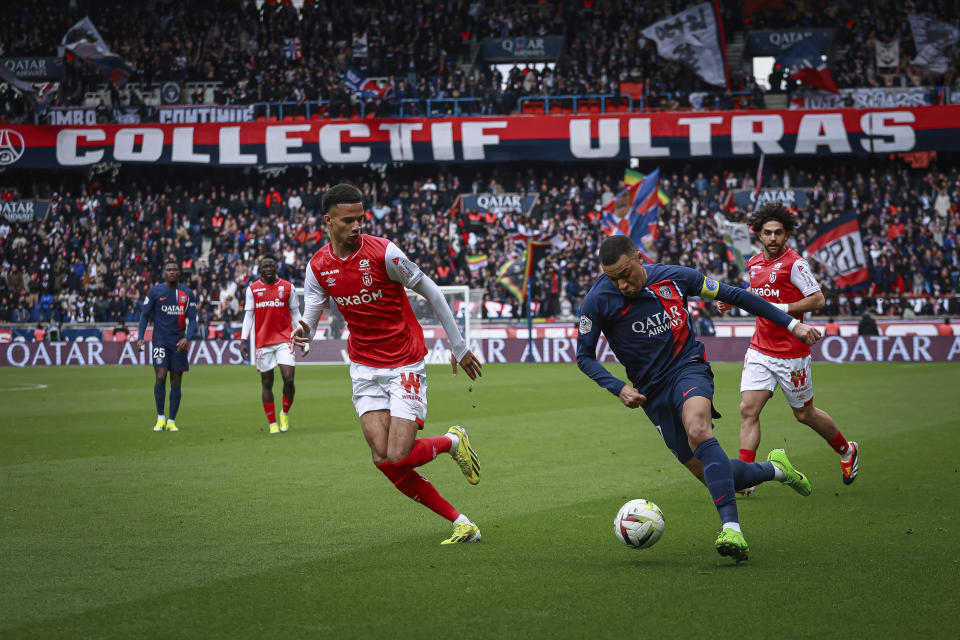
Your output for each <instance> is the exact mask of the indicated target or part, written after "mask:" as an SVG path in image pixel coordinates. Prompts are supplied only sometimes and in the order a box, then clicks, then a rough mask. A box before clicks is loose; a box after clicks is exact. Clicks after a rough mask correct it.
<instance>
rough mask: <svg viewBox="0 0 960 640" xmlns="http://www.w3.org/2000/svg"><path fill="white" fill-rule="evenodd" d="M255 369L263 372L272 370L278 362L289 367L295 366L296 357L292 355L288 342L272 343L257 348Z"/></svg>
mask: <svg viewBox="0 0 960 640" xmlns="http://www.w3.org/2000/svg"><path fill="white" fill-rule="evenodd" d="M256 356H257V371H259V372H260V373H265V372H267V371H272V370H273V369H274V368H275V367H276V366H277V365H278V364H285V365H288V366H291V367H295V366H297V361H296V358H294V356H293V350H292V349H291V348H290V343H289V342H281V343H280V344H272V345H270V346H269V347H260V348H259V349H257V353H256Z"/></svg>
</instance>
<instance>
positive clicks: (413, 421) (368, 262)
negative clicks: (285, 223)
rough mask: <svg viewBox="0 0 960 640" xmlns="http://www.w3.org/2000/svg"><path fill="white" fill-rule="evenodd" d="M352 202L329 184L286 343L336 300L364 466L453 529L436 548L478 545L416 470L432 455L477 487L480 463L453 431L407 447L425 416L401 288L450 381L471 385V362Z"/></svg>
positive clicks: (475, 370) (444, 309) (307, 331)
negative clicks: (444, 351)
mask: <svg viewBox="0 0 960 640" xmlns="http://www.w3.org/2000/svg"><path fill="white" fill-rule="evenodd" d="M362 201H363V195H362V194H361V193H360V190H359V189H357V188H356V187H354V186H352V185H348V184H338V185H336V186H334V187H332V188H331V189H330V190H328V191H327V192H326V193H325V194H324V196H323V202H322V207H323V211H324V220H325V221H326V223H327V227H328V230H329V233H330V242H329V244H327V245H325V246H324V247H322V248H321V249H320V250H319V251H317V253H316V254H314V256H313V258H312V259H311V260H310V264H309V265H308V266H307V269H306V275H305V276H304V285H303V290H304V303H305V304H304V312H303V318H302V320H301V321H300V326H299V327H298V328H297V329H295V330H294V331H293V334H292V336H291V339H292V340H293V342H294V344H296V345H300V346H304V345H307V344H309V341H310V339H311V338H312V337H313V334H314V333H315V331H316V328H317V322H318V321H319V319H320V315H321V312H322V310H323V308H325V307H326V306H328V305H329V302H330V299H331V298H332V299H333V300H334V301H335V302H336V304H337V307H338V308H339V309H340V312H341V313H342V314H343V318H344V320H345V321H346V323H347V327H348V329H349V331H350V338H349V340H348V342H347V352H348V354H349V356H350V362H351V364H350V378H351V380H352V381H353V406H354V408H356V410H357V415H359V416H360V428H361V429H362V430H363V435H364V437H365V438H366V440H367V444H368V445H369V446H370V452H371V454H372V455H373V463H374V464H375V465H376V467H377V469H379V470H380V471H381V472H382V473H383V474H384V475H385V476H387V478H388V479H389V480H390V481H391V482H392V483H393V484H394V486H395V487H396V488H397V489H398V490H400V491H401V492H402V493H403V494H404V495H406V496H408V497H410V498H411V499H413V500H415V501H416V502H419V503H421V504H423V505H424V506H426V507H428V508H429V509H431V510H432V511H434V512H435V513H437V514H439V515H441V516H443V517H444V518H447V519H448V520H450V521H451V522H452V523H453V525H454V527H453V535H451V536H450V537H449V538H448V539H446V540H444V541H443V543H442V544H458V543H464V542H478V541H479V540H480V529H479V528H478V527H477V525H476V524H474V523H473V522H472V521H471V520H470V519H469V518H467V517H466V516H465V515H464V514H462V513H460V512H459V511H458V510H457V509H455V508H454V507H453V506H452V505H451V504H450V503H449V502H447V501H446V500H445V499H444V498H443V497H442V496H441V495H440V494H439V493H438V492H437V490H436V489H435V488H434V487H433V485H432V484H430V482H428V481H427V479H426V478H424V477H423V476H421V475H420V474H419V473H417V471H416V468H417V467H419V466H421V465H424V464H426V463H428V462H430V461H431V460H433V459H434V458H436V457H437V455H438V454H441V453H449V454H450V455H451V456H452V457H453V459H454V460H456V462H457V464H458V465H459V466H460V470H461V471H462V472H463V475H464V476H466V478H467V481H468V482H470V484H477V483H478V482H479V481H480V460H479V458H478V457H477V455H476V453H475V452H474V451H473V449H472V448H471V446H470V440H469V439H468V437H467V432H466V430H464V429H463V427H459V426H455V427H451V428H450V429H449V430H448V431H447V433H446V434H444V435H442V436H438V437H433V438H420V439H417V430H418V429H422V428H423V421H424V420H425V419H426V417H427V376H426V369H425V367H424V357H425V356H426V355H427V349H426V346H425V344H424V340H423V329H422V328H421V327H420V323H419V322H418V321H417V318H416V316H415V315H414V313H413V309H411V308H410V303H409V301H408V300H407V294H406V291H404V287H409V288H410V289H413V290H414V291H416V292H417V293H419V294H420V295H422V296H423V297H424V298H426V299H427V300H428V301H429V302H430V304H431V305H432V306H433V309H434V311H436V314H437V317H438V318H439V319H440V323H441V324H442V325H443V329H444V331H446V333H447V337H448V339H449V341H450V349H451V352H452V353H453V355H452V357H451V363H452V364H453V375H457V364H458V363H459V365H460V366H461V367H462V368H463V370H464V371H465V372H466V373H467V375H468V376H469V377H470V379H471V380H476V378H477V376H480V375H481V364H480V361H479V360H477V358H476V356H474V355H473V353H472V352H471V351H470V350H469V349H468V347H467V345H466V343H465V342H464V339H463V337H462V336H461V335H460V330H459V329H458V328H457V324H456V321H455V320H454V317H453V313H452V312H451V311H450V307H449V306H448V305H447V302H446V300H445V299H444V297H443V293H442V292H441V291H440V288H439V287H438V286H437V285H436V284H435V283H434V282H433V280H431V279H430V278H429V277H427V276H426V275H424V274H423V272H422V271H420V268H419V267H418V266H417V265H415V264H414V263H413V262H411V261H410V260H409V259H408V258H407V257H406V255H404V253H403V251H401V250H400V249H399V248H398V247H397V245H395V244H394V243H392V242H390V241H389V240H386V239H384V238H378V237H376V236H369V235H365V234H361V233H360V229H361V226H362V224H363V218H364V210H363V204H362Z"/></svg>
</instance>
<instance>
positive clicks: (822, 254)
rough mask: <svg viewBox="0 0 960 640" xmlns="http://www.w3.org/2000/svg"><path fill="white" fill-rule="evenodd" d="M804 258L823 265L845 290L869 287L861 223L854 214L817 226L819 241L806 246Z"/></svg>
mask: <svg viewBox="0 0 960 640" xmlns="http://www.w3.org/2000/svg"><path fill="white" fill-rule="evenodd" d="M803 257H805V258H807V259H808V260H809V259H811V258H812V259H814V260H816V261H817V262H820V263H822V264H823V265H824V266H825V267H826V268H827V271H829V272H830V275H831V276H833V279H834V281H836V283H837V286H838V287H840V288H842V289H845V288H847V287H850V288H851V289H859V288H862V287H865V286H866V285H867V282H868V279H869V273H868V272H867V258H866V253H865V252H864V250H863V239H862V238H861V237H860V222H859V220H858V219H857V214H856V213H855V212H853V211H851V212H849V213H845V214H843V215H842V216H840V217H839V218H836V219H834V220H831V221H830V222H827V223H826V224H821V225H817V237H816V238H814V239H813V242H811V243H810V244H809V245H807V249H806V251H804V253H803Z"/></svg>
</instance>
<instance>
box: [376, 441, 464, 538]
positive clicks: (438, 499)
mask: <svg viewBox="0 0 960 640" xmlns="http://www.w3.org/2000/svg"><path fill="white" fill-rule="evenodd" d="M441 437H442V436H441ZM435 439H437V438H424V440H435ZM443 439H444V440H446V441H447V442H448V443H449V442H450V439H449V438H446V437H443ZM422 441H423V440H418V441H417V442H418V443H419V442H422ZM414 448H416V446H414ZM447 448H449V445H448V447H447ZM431 459H432V458H431ZM406 460H409V456H408V457H407V458H404V460H403V461H402V462H405V461H406ZM398 465H400V463H399V462H397V463H393V462H382V463H380V464H378V465H377V469H379V470H380V472H381V473H383V475H385V476H387V478H388V479H389V480H390V482H392V483H393V486H395V487H396V488H397V489H398V490H399V491H400V493H402V494H403V495H405V496H407V497H408V498H410V499H411V500H413V501H415V502H419V503H420V504H422V505H423V506H425V507H427V508H428V509H430V510H431V511H433V512H434V513H436V514H437V515H439V516H442V517H444V518H446V519H447V520H449V521H450V522H453V521H454V520H456V519H457V518H458V517H459V516H460V512H459V511H457V510H456V509H454V508H453V505H451V504H450V503H449V502H447V501H446V500H445V499H444V498H443V496H441V495H440V494H439V493H437V490H436V489H435V488H434V487H433V485H432V484H430V482H429V481H428V480H427V479H426V478H424V477H423V476H421V475H420V474H419V473H417V472H416V471H414V470H413V469H412V468H410V467H406V468H400V467H399V466H398Z"/></svg>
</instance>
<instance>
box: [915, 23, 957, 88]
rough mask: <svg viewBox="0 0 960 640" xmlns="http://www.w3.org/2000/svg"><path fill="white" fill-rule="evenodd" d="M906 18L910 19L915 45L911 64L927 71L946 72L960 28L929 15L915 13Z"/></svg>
mask: <svg viewBox="0 0 960 640" xmlns="http://www.w3.org/2000/svg"><path fill="white" fill-rule="evenodd" d="M907 19H908V20H909V21H910V30H911V31H913V43H914V45H916V47H917V55H916V56H914V58H913V64H914V65H916V66H918V67H920V68H921V69H924V70H925V71H926V72H927V73H935V74H941V73H946V72H947V69H949V68H950V60H951V59H952V58H953V51H954V49H955V48H956V46H957V41H958V40H960V29H957V27H955V26H953V25H951V24H947V23H946V22H940V21H939V20H934V19H933V18H931V17H930V16H919V15H917V14H915V13H911V14H910V15H908V16H907Z"/></svg>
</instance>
